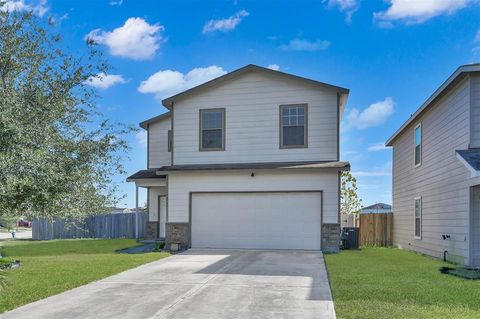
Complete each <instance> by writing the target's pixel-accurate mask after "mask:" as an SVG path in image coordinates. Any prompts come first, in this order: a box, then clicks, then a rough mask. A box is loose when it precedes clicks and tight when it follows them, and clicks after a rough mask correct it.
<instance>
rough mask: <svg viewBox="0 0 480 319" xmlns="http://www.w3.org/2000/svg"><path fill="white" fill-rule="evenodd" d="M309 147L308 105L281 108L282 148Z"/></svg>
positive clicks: (282, 106)
mask: <svg viewBox="0 0 480 319" xmlns="http://www.w3.org/2000/svg"><path fill="white" fill-rule="evenodd" d="M299 147H307V105H306V104H298V105H281V106H280V148H299Z"/></svg>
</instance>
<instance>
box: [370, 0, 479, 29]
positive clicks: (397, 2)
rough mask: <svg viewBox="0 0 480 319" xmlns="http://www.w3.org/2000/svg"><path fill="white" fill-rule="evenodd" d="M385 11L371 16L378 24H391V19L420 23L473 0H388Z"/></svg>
mask: <svg viewBox="0 0 480 319" xmlns="http://www.w3.org/2000/svg"><path fill="white" fill-rule="evenodd" d="M388 1H389V4H390V7H389V8H388V9H387V10H386V11H382V12H375V13H374V14H373V17H374V19H375V20H376V21H378V23H379V25H380V26H383V27H389V26H392V21H404V22H406V23H407V24H414V23H422V22H425V21H427V20H429V19H431V18H434V17H436V16H440V15H444V14H447V15H449V14H453V13H455V12H456V11H458V10H460V9H463V8H465V7H466V6H467V5H468V4H470V3H472V2H473V0H388Z"/></svg>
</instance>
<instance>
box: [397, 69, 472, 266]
mask: <svg viewBox="0 0 480 319" xmlns="http://www.w3.org/2000/svg"><path fill="white" fill-rule="evenodd" d="M479 79H480V65H464V66H461V67H460V68H458V69H457V70H456V71H455V72H454V73H453V74H452V75H451V76H450V77H449V78H448V79H447V81H445V82H444V83H443V84H442V86H441V87H440V88H439V89H438V90H437V91H435V93H434V94H433V95H432V96H431V97H430V98H429V99H428V100H427V101H426V102H425V103H424V104H423V105H422V106H421V107H420V108H419V109H418V110H417V111H416V112H415V113H414V114H413V115H412V116H411V117H410V118H409V119H408V121H407V122H405V123H404V124H403V125H402V127H401V128H400V129H399V130H398V131H397V132H396V133H395V134H394V135H393V136H392V137H391V138H390V139H389V140H388V141H387V146H392V147H393V194H392V195H393V212H394V231H393V236H394V239H393V240H394V244H395V245H396V246H398V247H401V248H405V249H409V250H414V251H417V252H420V253H424V254H427V255H431V256H434V257H438V258H443V257H444V256H445V257H446V258H447V259H448V260H451V261H455V262H459V263H463V264H468V265H476V266H480V244H479V243H480V236H479V235H480V217H479V216H480V205H479V201H480V191H479V190H480V186H479V185H480V178H479V177H478V176H480V175H479V174H478V171H477V170H478V169H480V149H479V147H480V107H479V106H480V104H479V101H480V98H479V97H480V93H479V92H480V81H479Z"/></svg>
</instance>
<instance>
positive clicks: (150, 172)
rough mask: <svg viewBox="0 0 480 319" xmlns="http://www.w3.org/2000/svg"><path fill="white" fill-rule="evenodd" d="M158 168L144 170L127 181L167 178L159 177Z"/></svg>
mask: <svg viewBox="0 0 480 319" xmlns="http://www.w3.org/2000/svg"><path fill="white" fill-rule="evenodd" d="M158 170H159V169H158V168H150V169H142V170H140V171H138V172H136V173H135V174H133V175H131V176H129V177H127V181H131V180H135V179H145V178H165V175H157V171H158Z"/></svg>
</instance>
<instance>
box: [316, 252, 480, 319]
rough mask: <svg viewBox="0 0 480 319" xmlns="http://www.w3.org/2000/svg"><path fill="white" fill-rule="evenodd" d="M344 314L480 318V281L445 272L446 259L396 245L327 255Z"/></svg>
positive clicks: (337, 304) (340, 315) (357, 317)
mask: <svg viewBox="0 0 480 319" xmlns="http://www.w3.org/2000/svg"><path fill="white" fill-rule="evenodd" d="M325 262H326V265H327V269H328V274H329V279H330V285H331V287H332V292H333V299H334V303H335V310H336V312H337V317H338V318H355V319H360V318H449V319H451V318H480V281H472V280H467V279H462V278H457V277H454V276H451V275H445V274H442V273H440V271H439V268H440V267H441V266H452V265H448V264H445V263H443V262H441V261H438V260H435V259H432V258H429V257H425V256H422V255H419V254H415V253H412V252H408V251H405V250H399V249H393V248H362V249H361V250H360V251H342V252H340V254H335V255H334V254H330V255H325Z"/></svg>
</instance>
